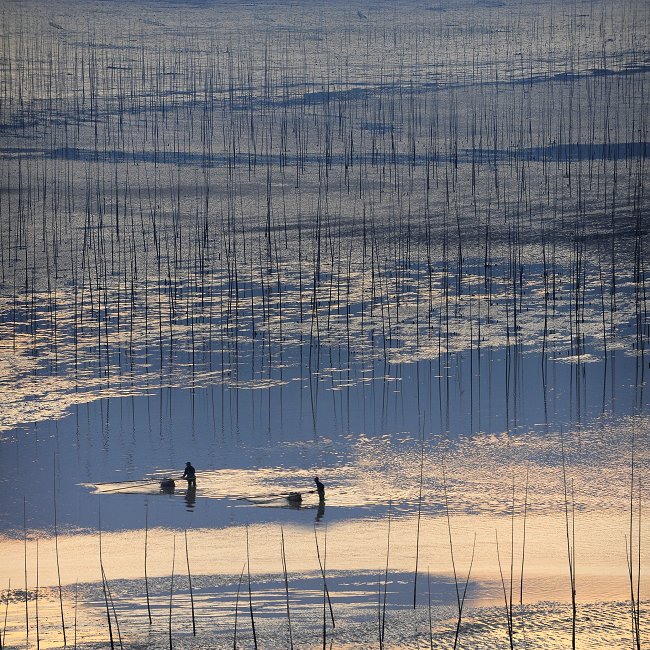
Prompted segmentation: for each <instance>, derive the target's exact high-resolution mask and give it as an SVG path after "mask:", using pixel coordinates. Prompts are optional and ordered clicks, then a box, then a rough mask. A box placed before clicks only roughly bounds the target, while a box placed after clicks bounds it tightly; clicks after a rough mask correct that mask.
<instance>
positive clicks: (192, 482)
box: [181, 460, 196, 489]
mask: <svg viewBox="0 0 650 650" xmlns="http://www.w3.org/2000/svg"><path fill="white" fill-rule="evenodd" d="M181 478H184V479H185V480H186V481H187V487H188V489H189V488H192V487H194V488H195V487H196V470H195V469H194V468H193V467H192V463H190V461H189V460H188V461H187V463H185V471H184V472H183V476H182V477H181Z"/></svg>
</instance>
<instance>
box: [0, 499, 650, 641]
mask: <svg viewBox="0 0 650 650" xmlns="http://www.w3.org/2000/svg"><path fill="white" fill-rule="evenodd" d="M416 525H417V522H416V518H415V517H413V516H403V517H400V516H397V517H395V518H394V519H393V520H392V523H391V549H390V557H389V575H398V574H405V576H406V577H405V579H406V580H411V579H412V574H413V570H414V564H415V544H416ZM626 525H627V522H626V515H625V513H624V512H622V511H621V512H619V513H609V514H608V515H607V516H601V515H600V514H599V513H595V514H591V513H584V514H580V515H579V516H578V517H577V525H576V548H577V597H578V601H579V602H580V603H585V604H587V603H592V604H593V603H595V602H606V601H625V600H626V598H628V597H629V584H628V583H627V574H626V560H625V531H626ZM316 532H317V534H318V537H319V544H320V548H321V553H322V552H323V549H324V543H325V535H327V571H328V573H329V574H330V575H332V574H337V573H345V574H346V575H350V576H362V575H375V576H379V575H381V574H382V572H383V571H384V569H385V562H386V548H387V520H384V519H363V518H362V519H357V520H353V521H343V522H339V523H334V524H331V525H329V526H328V527H327V528H325V526H317V527H316ZM497 533H498V535H499V540H500V554H501V562H502V566H503V570H504V574H505V579H506V584H508V582H509V579H510V578H509V566H510V521H509V519H508V518H507V517H501V518H495V517H489V516H486V515H456V516H453V518H452V534H453V542H454V556H455V562H456V569H457V571H458V574H459V576H463V577H464V576H466V574H467V570H468V566H469V560H470V557H471V553H472V542H473V539H474V534H476V555H475V559H474V565H473V569H472V574H471V580H470V589H469V593H468V602H469V605H470V606H472V607H499V606H500V605H502V603H503V601H502V592H501V584H500V578H499V567H498V561H497V555H496V544H495V535H496V534H497ZM248 534H249V540H250V570H251V574H252V575H253V577H254V579H257V580H264V579H266V580H268V576H275V579H277V592H278V594H279V593H280V592H281V588H280V587H281V583H280V580H281V575H282V565H281V558H280V526H279V525H278V524H259V525H252V526H250V527H249V529H248ZM284 535H285V544H286V558H287V566H288V570H289V573H290V580H291V581H292V583H293V584H294V586H295V585H296V583H299V582H300V580H301V579H303V578H304V577H305V576H316V575H318V571H319V566H318V560H317V556H316V547H315V541H314V530H313V529H312V528H311V527H309V526H302V525H289V526H285V528H284ZM565 535H566V531H565V528H564V522H563V520H562V517H558V516H550V515H531V516H530V517H529V518H528V520H527V530H526V549H525V550H526V557H525V567H524V599H523V601H524V604H525V606H526V607H531V608H533V611H534V610H535V608H539V607H546V606H547V603H548V602H552V601H553V602H558V603H562V602H564V603H567V602H568V601H569V600H570V591H569V578H568V568H567V559H566V536H565ZM188 538H189V555H190V560H191V570H192V574H193V576H194V577H195V579H197V577H199V576H212V577H213V581H211V582H213V583H217V582H218V581H219V580H220V579H221V580H223V579H224V578H225V577H232V576H233V574H235V573H238V572H239V570H240V569H241V567H243V566H244V565H245V563H246V528H245V527H243V526H231V527H226V528H210V529H196V530H192V531H190V532H189V535H188ZM148 540H149V544H148V567H147V568H148V576H149V579H150V581H151V580H154V581H155V579H156V578H165V577H168V576H169V575H170V571H171V563H172V549H173V545H174V540H175V543H176V571H177V572H178V573H180V574H183V573H184V572H185V564H184V560H185V558H184V548H183V531H178V530H170V529H162V528H153V529H151V530H149V534H148ZM647 542H648V539H647V535H645V534H644V537H643V540H642V561H641V573H642V575H643V574H644V573H647V571H648V570H650V562H649V561H648V560H649V558H648V552H647V550H646V549H647V548H648V543H647ZM521 544H522V520H521V518H518V519H517V520H516V521H515V533H514V549H515V557H514V576H513V579H514V582H515V585H516V588H517V589H518V585H519V578H520V573H519V571H520V566H521ZM0 546H1V547H2V551H3V553H2V555H3V560H4V561H3V566H4V568H5V570H4V571H3V573H4V575H3V581H4V583H5V584H6V583H7V580H8V579H9V578H10V579H11V585H12V587H14V588H15V589H18V590H22V588H23V585H24V576H23V561H24V545H23V541H22V540H20V539H9V538H0ZM35 547H36V542H35V539H34V538H32V537H30V538H29V539H28V543H27V572H28V588H29V590H30V605H29V606H30V611H31V610H33V609H34V606H35V605H34V603H35V601H34V588H35V572H36V565H35V561H36V559H35ZM419 548H420V550H419V556H420V560H419V567H420V580H421V581H426V572H427V570H428V571H429V572H430V573H431V576H432V580H433V581H434V583H435V584H437V583H438V582H439V581H441V580H442V581H444V582H446V583H447V584H451V583H452V579H453V577H452V565H451V557H450V552H449V539H448V530H447V525H446V519H445V518H444V517H443V516H435V517H430V516H427V517H423V518H422V521H421V536H420V547H419ZM59 552H60V565H61V579H62V583H63V585H64V593H65V596H64V598H65V600H66V610H67V614H66V616H67V617H68V619H69V618H70V617H71V616H72V609H73V606H72V603H71V599H72V596H71V594H72V593H73V590H74V584H75V583H76V582H79V583H80V584H86V585H87V584H89V583H100V584H101V575H100V567H99V536H98V535H97V534H90V533H79V534H67V535H61V536H60V537H59ZM102 554H103V562H104V568H105V571H106V575H107V577H108V579H109V580H110V581H111V582H112V583H113V584H114V585H115V584H119V585H129V584H131V585H132V586H131V587H128V586H115V587H114V590H115V594H114V595H115V598H116V600H118V601H120V600H126V602H127V604H128V605H129V608H131V607H136V609H137V608H140V610H141V608H142V607H143V606H144V605H143V603H142V602H139V600H138V599H139V598H141V594H142V593H143V591H144V588H143V586H142V579H143V577H144V530H128V531H119V532H111V533H103V534H102ZM38 568H39V581H40V593H39V602H40V605H39V607H40V616H41V621H42V622H41V625H42V626H43V630H47V629H48V627H49V628H51V630H54V629H55V628H56V624H57V623H56V621H57V616H58V615H59V614H58V612H57V607H56V606H57V597H58V591H57V588H56V585H57V568H56V562H55V549H54V539H53V537H40V538H39V567H38ZM265 576H266V577H265ZM118 581H125V582H118ZM129 581H136V582H135V583H130V582H129ZM421 584H423V582H421ZM100 588H101V587H100ZM130 589H133V590H134V591H135V593H133V594H131V595H129V593H127V592H128V590H130ZM435 589H436V586H435V585H434V590H435ZM125 590H127V592H125ZM185 591H186V589H185ZM353 591H354V590H353ZM21 594H22V591H19V592H15V593H14V594H13V601H12V604H11V607H10V612H11V615H10V617H9V621H10V624H9V626H8V642H9V643H12V642H14V641H15V642H18V641H19V640H20V639H22V638H23V637H22V636H21V634H22V631H21V630H22V629H24V605H23V603H22V602H21V600H22V598H23V596H22V595H21ZM346 595H347V597H350V596H352V597H353V599H356V600H357V601H358V602H360V603H363V602H364V601H367V602H366V605H367V606H369V607H373V606H374V599H375V595H373V594H372V593H365V590H364V589H361V590H360V591H359V592H358V593H356V594H354V593H353V592H346ZM183 597H184V596H183ZM315 597H317V594H316V596H315ZM333 597H334V598H336V590H335V589H334V590H333ZM179 598H182V597H181V596H179ZM123 604H124V603H122V605H123ZM159 606H160V607H162V605H160V604H159ZM422 606H423V607H424V604H423V603H422ZM445 606H449V607H452V606H453V602H447V603H446V605H445ZM79 608H80V611H81V610H83V614H82V613H80V614H79V615H80V616H81V617H82V618H83V621H84V623H83V639H84V641H91V640H95V639H96V640H100V639H103V640H105V639H106V630H105V620H103V618H102V602H101V601H95V602H93V601H92V600H91V601H90V602H88V601H83V600H81V601H80V604H79ZM224 611H225V610H224ZM468 611H469V614H468V616H470V617H471V611H472V610H468ZM33 614H34V612H33V611H31V614H30V615H31V616H32V617H33ZM21 617H23V618H21ZM32 620H33V619H32ZM21 621H22V623H21ZM501 623H502V622H500V623H499V631H498V635H499V636H502V634H503V631H502V630H501V629H500V627H501ZM53 634H54V632H52V633H51V634H50V637H51V636H52V635H53ZM486 634H487V636H486ZM46 636H47V635H46ZM481 638H482V642H483V643H485V642H486V640H487V639H489V638H490V634H488V633H487V632H486V633H484V635H483V637H481ZM56 644H57V641H56V640H55V639H53V640H52V645H48V642H47V639H46V640H45V642H44V643H42V644H41V646H42V647H56ZM342 647H345V646H344V645H343V646H342ZM482 647H486V646H482ZM553 647H561V646H553Z"/></svg>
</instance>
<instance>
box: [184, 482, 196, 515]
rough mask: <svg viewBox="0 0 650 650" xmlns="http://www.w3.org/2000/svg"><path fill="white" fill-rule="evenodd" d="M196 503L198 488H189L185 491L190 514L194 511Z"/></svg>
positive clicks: (186, 505) (186, 504)
mask: <svg viewBox="0 0 650 650" xmlns="http://www.w3.org/2000/svg"><path fill="white" fill-rule="evenodd" d="M195 503H196V486H194V487H188V488H187V490H185V509H186V510H187V511H188V512H192V510H194V504H195Z"/></svg>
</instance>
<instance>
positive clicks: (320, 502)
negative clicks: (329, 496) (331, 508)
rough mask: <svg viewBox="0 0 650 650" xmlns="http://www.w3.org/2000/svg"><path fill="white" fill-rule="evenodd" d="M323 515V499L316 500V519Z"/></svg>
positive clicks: (318, 519)
mask: <svg viewBox="0 0 650 650" xmlns="http://www.w3.org/2000/svg"><path fill="white" fill-rule="evenodd" d="M324 515H325V499H321V500H320V501H319V502H318V510H317V511H316V521H320V520H321V519H322V518H323V516H324Z"/></svg>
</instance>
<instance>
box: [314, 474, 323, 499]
mask: <svg viewBox="0 0 650 650" xmlns="http://www.w3.org/2000/svg"><path fill="white" fill-rule="evenodd" d="M314 483H316V492H318V500H319V501H325V486H324V485H323V483H321V480H320V479H319V478H318V476H314Z"/></svg>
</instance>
